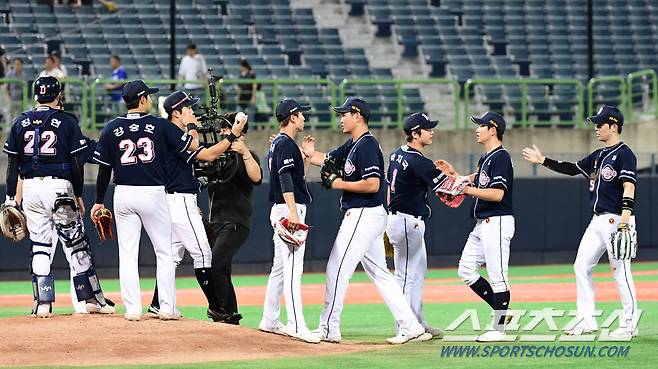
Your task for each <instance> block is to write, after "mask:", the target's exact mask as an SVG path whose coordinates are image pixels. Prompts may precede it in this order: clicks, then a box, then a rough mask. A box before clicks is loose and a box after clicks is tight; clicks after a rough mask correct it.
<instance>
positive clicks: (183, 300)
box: [0, 279, 658, 307]
mask: <svg viewBox="0 0 658 369" xmlns="http://www.w3.org/2000/svg"><path fill="white" fill-rule="evenodd" d="M439 282H443V283H444V284H438V283H439ZM446 282H459V280H457V279H449V280H448V279H442V280H433V279H428V280H426V281H425V288H424V299H423V301H424V302H426V303H432V302H471V301H480V300H479V298H478V297H477V296H476V295H475V294H473V292H472V291H471V290H470V289H469V288H467V287H465V286H464V285H463V284H461V283H458V284H445V283H446ZM512 282H513V280H512ZM635 287H636V289H637V294H638V300H640V301H658V284H657V283H655V282H649V281H636V282H635ZM595 288H596V301H619V292H618V291H617V286H616V285H615V282H598V283H595ZM510 290H511V293H512V299H513V301H514V302H515V303H518V302H575V301H576V284H575V283H574V282H562V283H540V284H537V283H512V284H511V285H510ZM548 291H550V293H547V292H548ZM151 293H152V292H151V291H150V290H149V291H143V292H142V303H143V304H144V305H146V304H149V303H150V302H151ZM236 294H237V297H238V301H239V302H240V305H242V306H260V305H262V304H263V300H264V297H265V286H254V287H238V288H236ZM106 295H107V296H108V297H109V298H111V299H113V300H114V301H115V302H119V303H120V302H121V296H120V295H119V293H117V292H114V293H107V294H106ZM302 299H303V300H304V303H305V304H323V303H324V285H323V284H304V285H302ZM70 301H71V298H70V297H69V295H68V294H57V304H58V305H59V304H63V305H70V304H71V303H70ZM383 302H384V301H383V300H382V298H381V296H379V293H377V290H376V289H375V286H374V285H373V284H372V283H371V282H359V283H350V285H349V288H348V292H347V300H346V303H348V304H371V303H383ZM176 303H177V305H180V306H186V305H196V306H203V305H205V297H204V296H203V293H202V292H201V290H199V289H184V290H181V289H179V290H178V291H177V292H176ZM0 306H5V307H31V306H32V296H30V295H0ZM60 306H61V305H60Z"/></svg>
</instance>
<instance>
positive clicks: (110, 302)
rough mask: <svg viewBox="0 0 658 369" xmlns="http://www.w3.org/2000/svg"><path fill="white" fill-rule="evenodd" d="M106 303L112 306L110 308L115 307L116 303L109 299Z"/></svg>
mask: <svg viewBox="0 0 658 369" xmlns="http://www.w3.org/2000/svg"><path fill="white" fill-rule="evenodd" d="M105 303H106V304H108V305H110V306H114V301H112V300H110V299H108V298H107V297H106V298H105Z"/></svg>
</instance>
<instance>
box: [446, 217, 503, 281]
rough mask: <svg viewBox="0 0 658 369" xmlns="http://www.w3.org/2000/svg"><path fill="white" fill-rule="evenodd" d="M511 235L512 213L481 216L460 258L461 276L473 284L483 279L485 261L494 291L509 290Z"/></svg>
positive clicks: (459, 271)
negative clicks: (508, 273)
mask: <svg viewBox="0 0 658 369" xmlns="http://www.w3.org/2000/svg"><path fill="white" fill-rule="evenodd" d="M512 237H514V217H513V216H512V215H504V216H495V217H489V218H486V219H479V220H478V221H477V223H476V224H475V227H474V228H473V231H471V233H470V234H469V235H468V240H466V244H465V245H464V250H463V251H462V256H461V258H460V259H459V268H458V273H459V276H460V277H461V278H462V279H463V280H464V282H466V284H468V285H469V286H470V285H472V284H473V283H475V281H477V280H478V279H480V267H481V266H482V264H484V263H486V264H487V273H488V274H489V283H491V289H492V290H493V291H494V293H498V292H505V291H508V290H509V279H508V276H507V269H508V265H509V246H510V242H512Z"/></svg>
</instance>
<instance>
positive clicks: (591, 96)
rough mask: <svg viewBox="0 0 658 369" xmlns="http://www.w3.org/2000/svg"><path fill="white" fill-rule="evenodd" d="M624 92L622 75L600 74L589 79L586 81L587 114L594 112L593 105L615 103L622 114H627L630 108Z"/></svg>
mask: <svg viewBox="0 0 658 369" xmlns="http://www.w3.org/2000/svg"><path fill="white" fill-rule="evenodd" d="M626 92H627V90H626V81H625V80H624V77H620V76H600V77H594V78H592V79H590V80H589V82H587V115H588V116H591V115H593V114H594V113H595V111H594V109H595V108H594V107H595V105H603V104H607V105H617V106H618V107H619V110H621V111H622V113H623V114H627V112H628V110H630V108H629V107H628V97H627V96H626ZM595 94H596V96H595ZM628 121H629V122H630V120H628Z"/></svg>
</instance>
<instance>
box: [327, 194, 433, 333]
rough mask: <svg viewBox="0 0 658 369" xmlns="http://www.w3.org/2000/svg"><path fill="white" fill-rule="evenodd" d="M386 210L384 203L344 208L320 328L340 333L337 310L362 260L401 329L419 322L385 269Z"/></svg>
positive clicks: (407, 329) (411, 329)
mask: <svg viewBox="0 0 658 369" xmlns="http://www.w3.org/2000/svg"><path fill="white" fill-rule="evenodd" d="M386 217H387V212H386V210H385V209H384V207H383V206H377V207H373V208H353V209H349V210H348V211H346V212H345V215H344V217H343V222H342V223H341V225H340V229H339V230H338V235H337V236H336V241H334V246H333V248H332V250H331V254H330V255H329V261H328V263H327V285H326V289H325V295H324V309H323V310H322V314H321V315H320V325H319V330H320V332H322V333H323V334H325V336H326V337H340V336H341V334H340V314H341V312H342V311H343V305H344V303H345V294H346V292H347V285H348V284H349V281H350V278H352V274H354V270H355V269H356V266H357V265H358V264H359V263H361V265H362V266H363V269H364V270H365V272H366V274H367V275H368V277H369V278H370V279H371V280H372V282H373V283H374V284H375V287H376V288H377V291H378V292H379V294H380V295H381V296H382V298H383V299H384V302H386V305H387V306H388V308H389V310H390V311H391V313H392V314H393V318H394V319H395V321H396V322H397V324H398V326H399V330H400V333H406V334H410V335H411V334H413V333H415V332H418V331H420V330H422V328H423V327H422V326H421V325H420V323H418V320H417V319H416V317H415V316H414V313H413V312H412V311H411V308H410V307H409V304H408V303H407V300H406V298H405V296H404V295H403V294H402V289H400V286H398V284H397V282H396V281H395V277H393V275H392V274H391V272H390V271H389V270H388V267H387V265H386V256H385V254H384V239H383V237H384V229H385V228H386Z"/></svg>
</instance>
